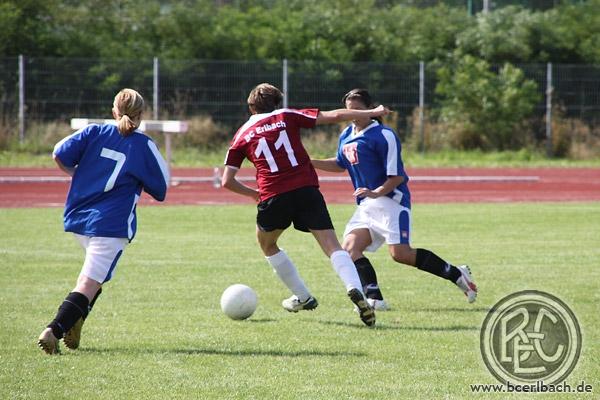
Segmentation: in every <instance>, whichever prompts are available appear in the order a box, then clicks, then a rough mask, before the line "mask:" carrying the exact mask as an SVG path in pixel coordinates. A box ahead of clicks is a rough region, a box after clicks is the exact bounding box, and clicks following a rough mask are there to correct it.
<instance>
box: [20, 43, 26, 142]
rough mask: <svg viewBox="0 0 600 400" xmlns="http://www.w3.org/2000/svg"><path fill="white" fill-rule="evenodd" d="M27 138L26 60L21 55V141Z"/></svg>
mask: <svg viewBox="0 0 600 400" xmlns="http://www.w3.org/2000/svg"><path fill="white" fill-rule="evenodd" d="M24 140H25V62H24V60H23V55H19V142H20V143H23V141H24Z"/></svg>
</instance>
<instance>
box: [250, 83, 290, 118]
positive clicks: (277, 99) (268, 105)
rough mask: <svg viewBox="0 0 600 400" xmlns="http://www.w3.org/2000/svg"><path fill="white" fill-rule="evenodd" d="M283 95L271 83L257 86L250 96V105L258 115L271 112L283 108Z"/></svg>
mask: <svg viewBox="0 0 600 400" xmlns="http://www.w3.org/2000/svg"><path fill="white" fill-rule="evenodd" d="M282 101H283V93H281V90H279V89H278V88H276V87H275V86H273V85H271V84H269V83H261V84H259V85H256V87H254V89H252V90H251V91H250V94H249V95H248V105H249V106H250V107H252V109H253V110H254V111H255V112H257V113H265V112H271V111H273V110H276V109H278V108H280V107H281V102H282Z"/></svg>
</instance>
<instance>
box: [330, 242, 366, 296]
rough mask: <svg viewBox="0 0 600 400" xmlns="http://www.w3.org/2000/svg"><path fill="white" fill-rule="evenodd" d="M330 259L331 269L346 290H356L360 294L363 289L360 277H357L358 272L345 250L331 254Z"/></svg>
mask: <svg viewBox="0 0 600 400" xmlns="http://www.w3.org/2000/svg"><path fill="white" fill-rule="evenodd" d="M330 259H331V265H333V269H334V270H335V272H336V273H337V274H338V276H339V277H340V279H341V280H342V281H343V282H344V284H345V285H346V290H350V289H358V290H360V292H361V293H362V292H363V289H362V284H361V283H360V277H359V276H358V272H356V267H355V266H354V263H353V262H352V258H351V257H350V254H348V252H347V251H345V250H337V251H334V252H333V253H331V257H330Z"/></svg>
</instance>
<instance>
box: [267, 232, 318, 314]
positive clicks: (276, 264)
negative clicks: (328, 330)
mask: <svg viewBox="0 0 600 400" xmlns="http://www.w3.org/2000/svg"><path fill="white" fill-rule="evenodd" d="M282 233H283V230H282V229H276V230H273V231H270V232H265V231H262V230H260V229H259V228H258V227H257V228H256V238H257V240H258V244H259V245H260V248H261V250H262V251H263V253H264V255H265V257H266V259H267V261H268V262H269V264H270V265H271V267H273V271H274V272H275V273H276V274H277V276H278V277H279V279H280V280H281V281H282V282H283V283H284V284H285V285H286V286H287V287H288V289H290V291H291V292H292V293H293V296H292V297H290V298H287V299H285V300H283V301H282V303H281V305H282V306H283V308H285V309H286V310H287V311H290V312H298V311H300V310H314V309H315V308H317V306H318V305H319V303H318V302H317V299H316V298H314V297H313V296H311V294H310V292H309V290H308V288H307V287H306V285H305V284H304V281H303V280H302V278H300V275H299V274H298V270H297V268H296V266H295V265H294V263H293V262H292V260H291V259H290V258H289V257H288V256H287V254H286V253H285V252H284V251H283V250H281V249H280V248H279V246H277V239H279V236H281V234H282Z"/></svg>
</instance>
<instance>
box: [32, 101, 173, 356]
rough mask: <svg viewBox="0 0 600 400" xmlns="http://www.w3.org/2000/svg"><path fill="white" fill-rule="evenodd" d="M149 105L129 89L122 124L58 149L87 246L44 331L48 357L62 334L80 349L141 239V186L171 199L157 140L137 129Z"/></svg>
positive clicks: (118, 115)
mask: <svg viewBox="0 0 600 400" xmlns="http://www.w3.org/2000/svg"><path fill="white" fill-rule="evenodd" d="M143 109H144V99H143V98H142V96H141V95H140V94H139V93H138V92H136V91H135V90H133V89H123V90H121V91H120V92H119V93H118V94H117V95H116V96H115V99H114V102H113V109H112V114H113V117H114V118H115V120H116V125H112V124H105V125H98V124H91V125H88V126H86V127H85V128H83V129H81V130H79V131H77V132H75V133H73V134H72V135H70V136H67V137H66V138H64V139H63V140H61V141H60V142H58V143H57V144H56V146H55V147H54V152H53V157H54V160H55V161H56V164H57V165H58V167H59V168H60V169H62V170H63V171H65V172H66V173H67V174H69V175H71V176H72V177H73V178H72V180H71V187H70V189H69V194H68V196H67V201H66V204H65V212H64V226H65V231H66V232H72V233H73V234H74V235H75V237H76V238H77V240H78V241H79V243H80V244H81V246H82V247H83V248H84V250H85V261H84V262H83V267H82V269H81V273H80V275H79V278H78V279H77V283H76V285H75V288H74V289H73V291H72V292H71V293H69V294H68V295H67V297H66V298H65V300H64V301H63V303H62V304H61V306H60V307H59V309H58V313H57V314H56V316H55V318H54V320H53V321H52V322H51V323H50V324H49V325H48V327H47V328H46V329H44V331H43V332H42V333H41V335H40V336H39V339H38V345H39V346H40V348H41V349H42V350H44V351H45V352H46V353H48V354H56V353H59V340H60V339H63V338H64V343H65V346H67V347H68V348H70V349H76V348H77V347H79V341H80V336H81V328H82V326H83V322H84V321H85V319H86V317H87V316H88V314H89V312H90V311H91V309H92V307H93V305H94V303H95V302H96V300H97V299H98V296H99V295H100V293H101V292H102V285H103V284H104V283H106V282H108V281H109V280H110V279H111V278H112V276H113V274H114V270H115V267H116V265H117V262H118V261H119V258H120V257H121V254H122V253H123V250H124V249H125V246H126V245H127V244H128V243H129V242H131V240H133V237H134V236H135V232H136V227H137V218H136V204H137V202H138V200H139V198H140V195H141V192H142V189H143V190H144V191H145V192H147V193H148V194H150V195H151V196H152V197H153V198H154V199H156V200H158V201H163V200H164V199H165V196H166V193H167V187H168V184H169V172H168V168H167V164H166V162H165V160H164V159H163V157H162V156H161V154H160V152H159V151H158V148H157V147H156V144H155V143H154V142H153V141H152V139H151V138H149V137H148V136H146V135H145V134H143V133H142V132H141V131H139V130H138V126H139V125H140V122H141V118H142V111H143Z"/></svg>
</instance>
